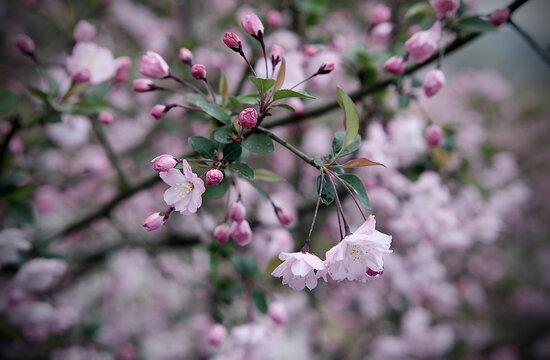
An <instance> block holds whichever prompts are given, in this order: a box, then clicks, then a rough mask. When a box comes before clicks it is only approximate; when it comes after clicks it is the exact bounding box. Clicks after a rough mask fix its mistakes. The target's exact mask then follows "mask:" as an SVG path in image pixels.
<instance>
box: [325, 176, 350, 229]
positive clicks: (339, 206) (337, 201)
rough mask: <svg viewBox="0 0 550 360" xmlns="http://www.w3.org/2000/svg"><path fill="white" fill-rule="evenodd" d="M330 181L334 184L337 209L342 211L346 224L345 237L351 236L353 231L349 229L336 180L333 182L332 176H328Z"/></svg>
mask: <svg viewBox="0 0 550 360" xmlns="http://www.w3.org/2000/svg"><path fill="white" fill-rule="evenodd" d="M328 179H329V181H330V183H331V184H332V188H333V189H334V196H335V197H336V199H335V200H336V209H338V210H339V211H340V215H342V221H343V222H344V233H345V235H344V236H348V235H349V234H351V231H350V229H349V225H348V222H347V221H346V217H345V216H344V210H343V209H342V203H341V202H340V197H339V196H338V190H337V189H336V184H334V180H332V176H330V174H328Z"/></svg>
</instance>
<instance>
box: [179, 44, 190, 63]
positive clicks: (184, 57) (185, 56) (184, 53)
mask: <svg viewBox="0 0 550 360" xmlns="http://www.w3.org/2000/svg"><path fill="white" fill-rule="evenodd" d="M180 60H181V61H183V62H184V63H186V64H187V65H189V66H192V65H193V53H192V52H191V50H189V49H187V48H181V49H180Z"/></svg>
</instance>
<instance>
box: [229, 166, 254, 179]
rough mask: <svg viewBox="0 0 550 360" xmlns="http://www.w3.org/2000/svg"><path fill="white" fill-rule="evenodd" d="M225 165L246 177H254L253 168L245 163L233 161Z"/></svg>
mask: <svg viewBox="0 0 550 360" xmlns="http://www.w3.org/2000/svg"><path fill="white" fill-rule="evenodd" d="M227 167H228V168H230V169H231V170H233V171H235V172H236V173H238V174H240V175H242V176H244V177H245V178H247V179H254V170H252V168H251V167H250V166H248V165H246V164H245V163H235V164H231V165H228V166H227Z"/></svg>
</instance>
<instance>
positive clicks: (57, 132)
mask: <svg viewBox="0 0 550 360" xmlns="http://www.w3.org/2000/svg"><path fill="white" fill-rule="evenodd" d="M90 128H91V125H90V119H88V118H87V117H86V116H82V115H70V114H62V115H61V122H59V123H54V124H48V125H47V126H46V133H47V134H48V136H49V137H50V138H52V139H53V140H54V141H55V142H56V143H58V144H59V145H60V146H62V147H64V148H67V149H74V148H77V147H79V146H81V145H83V144H84V143H86V141H88V133H89V131H90Z"/></svg>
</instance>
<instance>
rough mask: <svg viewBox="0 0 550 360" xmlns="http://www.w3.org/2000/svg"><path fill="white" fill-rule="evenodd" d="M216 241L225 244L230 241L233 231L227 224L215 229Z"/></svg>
mask: <svg viewBox="0 0 550 360" xmlns="http://www.w3.org/2000/svg"><path fill="white" fill-rule="evenodd" d="M213 235H214V239H216V240H218V242H220V243H222V244H223V243H225V242H227V241H228V240H229V237H230V236H231V229H230V228H229V226H227V224H220V225H218V226H216V228H215V229H214V234H213Z"/></svg>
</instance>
